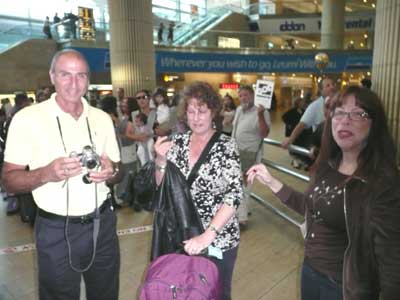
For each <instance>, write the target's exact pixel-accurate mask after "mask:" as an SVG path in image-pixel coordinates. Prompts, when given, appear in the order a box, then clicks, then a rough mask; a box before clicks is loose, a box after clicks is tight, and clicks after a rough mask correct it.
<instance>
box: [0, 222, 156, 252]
mask: <svg viewBox="0 0 400 300" xmlns="http://www.w3.org/2000/svg"><path fill="white" fill-rule="evenodd" d="M151 230H153V226H152V225H146V226H140V227H132V228H127V229H119V230H117V235H118V236H124V235H130V234H137V233H141V232H147V231H151ZM32 250H36V246H35V244H26V245H20V246H14V247H6V248H2V249H0V255H5V254H13V253H20V252H26V251H32Z"/></svg>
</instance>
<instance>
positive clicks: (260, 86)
mask: <svg viewBox="0 0 400 300" xmlns="http://www.w3.org/2000/svg"><path fill="white" fill-rule="evenodd" d="M273 93H274V82H273V81H270V80H257V83H256V91H255V94H254V105H256V106H258V105H262V106H264V107H265V108H267V109H270V108H271V101H272V95H273Z"/></svg>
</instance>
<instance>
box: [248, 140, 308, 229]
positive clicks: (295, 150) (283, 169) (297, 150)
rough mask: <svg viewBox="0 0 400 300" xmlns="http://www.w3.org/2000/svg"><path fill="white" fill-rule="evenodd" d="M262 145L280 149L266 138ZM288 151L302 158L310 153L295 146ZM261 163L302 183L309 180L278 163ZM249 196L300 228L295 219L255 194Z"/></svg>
mask: <svg viewBox="0 0 400 300" xmlns="http://www.w3.org/2000/svg"><path fill="white" fill-rule="evenodd" d="M264 144H268V145H272V146H277V147H281V142H279V141H276V140H273V139H268V138H265V139H264ZM282 150H283V149H282ZM288 150H290V151H291V152H292V153H296V154H300V155H303V156H309V154H310V151H309V150H308V149H306V148H302V147H299V146H295V145H290V146H289V149H288ZM262 163H264V164H265V165H266V166H268V167H270V168H273V169H275V170H278V171H280V172H283V173H285V174H288V175H291V176H293V177H296V178H298V179H300V180H303V181H306V182H309V181H310V178H309V177H308V176H306V175H303V174H301V173H298V172H296V171H293V170H291V169H289V168H286V167H285V166H283V165H280V164H278V163H275V162H273V161H271V160H268V159H262ZM250 196H251V197H252V198H253V199H254V200H255V201H256V202H258V203H260V204H261V205H262V206H264V207H266V208H267V209H269V210H271V211H272V212H273V213H275V214H277V215H278V216H280V217H282V218H283V219H285V220H286V221H289V222H290V223H292V224H294V225H296V226H297V227H300V226H301V223H299V222H298V221H296V220H295V219H293V218H292V217H290V216H289V215H287V214H286V213H285V212H283V211H282V210H280V209H279V208H277V207H275V206H274V205H272V204H271V203H269V202H268V201H267V200H265V199H263V198H262V197H260V196H259V195H257V194H255V193H251V194H250Z"/></svg>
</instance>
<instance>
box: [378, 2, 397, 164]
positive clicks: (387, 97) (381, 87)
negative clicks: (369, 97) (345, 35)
mask: <svg viewBox="0 0 400 300" xmlns="http://www.w3.org/2000/svg"><path fill="white" fill-rule="evenodd" d="M399 57H400V2H399V1H398V0H379V1H377V6H376V17H375V41H374V54H373V61H372V89H373V90H374V91H375V92H376V93H377V94H378V95H379V96H380V97H381V99H382V101H383V104H384V106H385V110H386V115H387V118H388V122H389V128H390V130H391V133H392V136H393V138H394V141H395V144H396V145H397V149H399V150H400V129H399V126H400V125H399V122H400V60H399ZM397 154H398V155H397V159H398V161H400V151H398V153H397Z"/></svg>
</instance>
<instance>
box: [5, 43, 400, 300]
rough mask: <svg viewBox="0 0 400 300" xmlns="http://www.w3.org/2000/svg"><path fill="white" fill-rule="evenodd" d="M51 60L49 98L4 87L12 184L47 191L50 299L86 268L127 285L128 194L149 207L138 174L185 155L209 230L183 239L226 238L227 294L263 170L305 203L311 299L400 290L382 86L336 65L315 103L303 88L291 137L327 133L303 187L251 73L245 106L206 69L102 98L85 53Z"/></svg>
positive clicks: (107, 292)
mask: <svg viewBox="0 0 400 300" xmlns="http://www.w3.org/2000/svg"><path fill="white" fill-rule="evenodd" d="M49 73H50V79H51V82H52V84H53V85H54V91H51V89H47V88H44V89H43V90H41V91H40V92H38V93H37V102H38V103H37V104H35V105H30V104H31V101H30V100H29V99H28V97H27V96H26V95H25V94H21V95H17V96H16V97H15V107H11V108H10V105H9V103H8V102H7V101H4V103H3V105H2V109H1V110H0V112H1V114H0V116H1V117H2V118H3V119H2V121H3V122H2V123H4V124H5V126H3V127H4V128H6V130H5V132H7V135H6V136H5V137H7V139H5V138H4V139H2V142H3V143H2V150H4V152H3V151H2V153H4V157H3V161H4V163H3V166H2V185H3V186H4V188H5V190H6V191H7V193H9V194H10V195H15V194H17V195H18V194H19V193H32V195H33V198H34V201H35V203H36V204H37V214H36V227H35V240H36V247H37V253H38V254H37V259H38V272H39V277H38V278H39V294H40V299H79V288H80V278H81V274H83V278H84V280H85V284H86V295H87V296H86V297H87V299H100V300H101V299H118V290H119V271H120V254H119V244H118V238H117V235H116V211H115V210H114V208H115V207H119V206H131V207H132V208H133V209H134V210H135V211H140V210H141V209H142V207H141V203H140V201H138V200H139V199H137V197H136V196H135V191H134V190H133V188H132V187H133V180H134V178H135V176H136V174H137V172H138V171H139V169H140V168H142V167H144V166H145V165H146V164H148V163H150V164H154V173H153V175H152V176H154V179H155V186H154V189H155V191H158V190H159V187H160V186H161V185H162V183H163V181H164V180H165V177H166V176H169V173H168V172H171V165H173V166H174V168H173V170H174V172H178V173H179V174H181V175H182V177H183V178H184V179H185V183H186V184H187V186H186V188H187V189H188V191H189V194H190V197H189V198H190V199H189V201H192V202H193V207H194V210H195V211H194V213H195V214H196V215H198V217H199V220H200V222H201V227H202V231H201V232H200V233H198V234H195V235H193V236H190V237H189V238H187V239H186V240H184V241H183V245H182V247H183V250H184V251H185V252H186V254H188V255H190V256H193V255H199V254H201V253H204V250H205V249H208V248H209V247H213V248H214V249H219V251H220V253H221V259H214V258H212V261H213V262H215V264H216V265H217V267H218V270H219V273H220V276H221V280H222V292H223V299H224V300H229V299H231V285H232V276H233V272H234V266H235V262H236V258H237V253H238V249H239V245H240V231H241V230H243V229H245V228H246V226H247V223H248V221H249V211H248V208H247V202H248V197H249V189H250V188H251V184H252V183H253V182H254V181H255V180H258V181H260V182H261V183H262V184H264V185H266V186H267V187H268V188H269V189H271V190H272V191H273V192H274V193H275V195H276V196H277V197H278V198H279V199H280V200H281V201H282V202H283V203H284V204H286V205H287V206H289V207H290V208H292V209H293V210H295V211H297V212H298V213H300V214H301V215H304V217H305V220H306V230H305V235H304V238H305V245H304V246H305V251H304V262H303V266H302V271H301V298H302V299H303V300H314V299H315V300H322V299H323V300H331V299H332V300H339V299H346V300H353V299H354V300H356V299H371V300H372V299H374V300H375V299H376V300H377V299H383V300H388V299H396V298H397V294H398V293H399V290H400V273H399V272H398V270H399V268H400V266H399V261H400V234H399V233H400V221H399V220H400V218H399V215H400V201H399V195H400V191H399V186H398V182H399V171H398V168H397V163H396V147H395V145H394V143H393V140H392V138H391V136H390V133H389V130H388V127H387V122H386V117H385V113H384V109H383V105H382V102H381V100H380V99H379V97H378V96H377V95H376V94H375V93H374V92H373V91H371V90H370V89H369V88H364V87H359V86H350V87H347V88H345V89H344V90H342V91H337V90H338V88H337V87H336V84H335V81H334V80H332V79H331V78H328V77H326V78H325V79H324V80H323V81H322V86H321V96H320V97H319V98H317V99H316V100H314V101H313V102H312V103H311V104H310V105H308V107H307V108H305V105H304V100H303V99H300V98H299V99H296V101H295V106H294V108H293V109H292V110H290V111H289V112H287V113H286V114H284V116H283V120H284V122H285V123H286V125H287V126H286V136H287V139H286V140H284V141H283V143H282V147H283V148H284V149H287V148H290V145H291V144H298V140H299V137H301V134H302V133H303V132H304V131H305V130H307V129H309V131H310V134H312V135H314V136H318V137H317V138H316V139H317V140H319V141H318V142H312V143H310V144H304V146H310V145H314V146H315V147H316V148H318V150H315V151H312V153H313V155H312V156H310V157H309V162H308V163H309V168H310V174H311V178H312V180H311V183H310V186H309V188H307V190H306V191H305V192H298V191H296V190H294V189H293V188H292V187H290V186H288V185H286V184H284V183H283V182H282V181H280V180H279V179H278V178H276V177H274V176H272V175H271V174H270V173H269V171H268V169H267V168H266V167H265V165H263V164H260V161H261V157H262V156H263V155H264V154H263V139H264V138H265V137H267V136H268V134H269V132H270V128H271V117H270V113H269V110H268V109H266V108H265V107H263V106H261V105H258V106H256V105H255V104H254V90H253V88H252V87H251V86H248V85H244V86H241V87H240V88H239V93H238V95H239V103H238V104H239V105H237V106H236V105H235V101H234V99H233V98H232V96H230V95H229V94H227V95H225V96H224V97H223V99H220V97H219V95H218V94H217V93H216V92H215V91H214V89H213V88H212V87H211V86H210V85H209V84H208V83H206V82H194V83H190V84H188V85H187V86H186V87H185V88H184V89H183V91H182V92H181V93H180V94H179V95H178V97H174V98H173V99H170V97H169V96H168V94H167V92H166V90H165V89H164V88H161V87H160V88H156V89H155V90H154V91H153V92H150V91H148V90H146V89H141V90H139V91H137V92H136V94H135V95H134V96H127V95H125V90H124V89H123V88H118V90H117V93H116V96H113V95H108V96H106V97H104V98H103V99H102V100H101V102H100V105H99V107H94V106H92V105H89V104H88V101H86V99H85V98H84V96H85V95H86V93H87V91H88V85H89V74H90V70H89V66H88V63H87V61H86V59H85V58H84V56H83V55H82V54H81V53H79V52H78V51H75V50H71V49H67V50H62V51H60V52H58V53H57V54H56V55H55V56H54V58H53V60H52V62H51V66H50V72H49ZM172 100H174V101H172ZM176 102H179V103H176ZM37 132H41V133H42V134H41V135H37V134H36V133H37ZM49 141H53V142H51V143H49ZM302 146H303V145H302ZM26 149H32V150H31V151H26ZM157 218H158V216H157V214H156V215H155V220H154V222H155V224H157ZM171 234H174V232H172V233H171Z"/></svg>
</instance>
